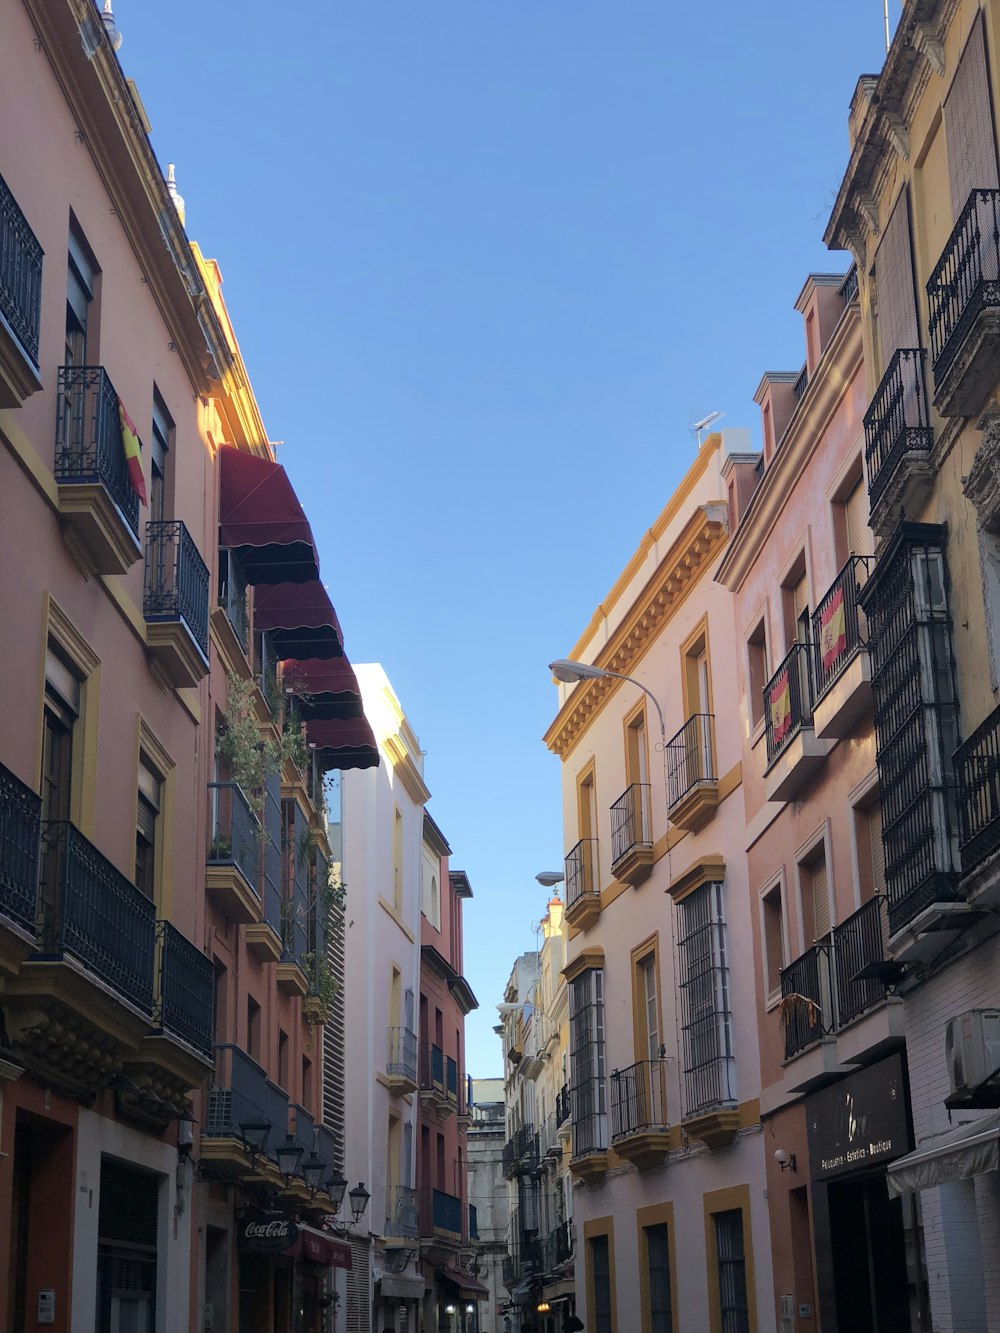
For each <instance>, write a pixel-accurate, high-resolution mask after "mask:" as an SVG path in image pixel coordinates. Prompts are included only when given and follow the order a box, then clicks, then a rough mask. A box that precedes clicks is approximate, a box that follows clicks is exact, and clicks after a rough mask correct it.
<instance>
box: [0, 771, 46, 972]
mask: <svg viewBox="0 0 1000 1333" xmlns="http://www.w3.org/2000/svg"><path fill="white" fill-rule="evenodd" d="M41 810H42V801H41V797H39V796H38V795H37V794H36V793H35V792H33V791H32V790H31V788H30V787H27V786H25V784H24V783H23V782H21V781H20V779H19V778H16V777H15V776H14V774H13V773H11V771H10V770H9V769H8V768H4V766H3V765H2V764H0V913H2V914H3V915H4V916H5V917H7V919H8V920H10V921H12V922H14V923H15V924H16V925H17V926H19V927H20V928H21V931H22V932H25V933H30V935H31V936H32V937H33V936H34V933H35V912H36V904H37V901H38V855H39V838H40V836H41ZM25 938H27V935H25ZM8 948H13V954H12V955H11V957H10V958H9V959H8ZM26 953H27V948H24V949H21V948H19V947H14V946H13V943H12V942H11V941H7V940H6V939H4V940H3V942H2V943H0V965H2V964H3V963H4V962H6V961H9V963H10V965H12V966H13V965H15V964H16V962H17V961H20V959H23V957H24V956H26Z"/></svg>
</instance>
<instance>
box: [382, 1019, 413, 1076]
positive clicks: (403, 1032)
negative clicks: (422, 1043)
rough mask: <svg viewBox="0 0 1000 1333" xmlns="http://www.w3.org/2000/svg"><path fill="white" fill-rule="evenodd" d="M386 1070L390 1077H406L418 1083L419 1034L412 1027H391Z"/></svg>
mask: <svg viewBox="0 0 1000 1333" xmlns="http://www.w3.org/2000/svg"><path fill="white" fill-rule="evenodd" d="M385 1072H386V1073H387V1074H388V1075H389V1077H390V1078H406V1079H409V1080H410V1082H411V1083H416V1081H417V1034H416V1033H415V1032H414V1031H413V1029H412V1028H408V1027H392V1028H390V1029H389V1053H388V1056H387V1058H386V1065H385Z"/></svg>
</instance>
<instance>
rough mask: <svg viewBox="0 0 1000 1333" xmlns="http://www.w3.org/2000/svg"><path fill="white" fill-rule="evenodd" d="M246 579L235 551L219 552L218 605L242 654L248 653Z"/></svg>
mask: <svg viewBox="0 0 1000 1333" xmlns="http://www.w3.org/2000/svg"><path fill="white" fill-rule="evenodd" d="M248 586H249V585H248V583H247V578H246V575H245V574H244V572H243V566H242V565H241V564H240V560H239V556H237V554H236V552H235V551H229V550H226V549H225V547H223V548H222V549H221V550H220V551H219V605H220V606H221V607H222V609H223V611H225V613H226V619H227V620H228V621H229V624H230V625H231V626H232V630H233V633H234V634H235V635H236V637H237V638H238V639H239V641H240V647H241V648H242V649H243V651H244V653H249V651H250V617H249V615H248V613H247V588H248Z"/></svg>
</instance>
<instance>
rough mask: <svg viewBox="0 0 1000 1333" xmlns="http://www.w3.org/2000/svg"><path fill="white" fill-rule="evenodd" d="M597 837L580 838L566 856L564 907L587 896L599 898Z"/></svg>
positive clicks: (574, 904)
mask: <svg viewBox="0 0 1000 1333" xmlns="http://www.w3.org/2000/svg"><path fill="white" fill-rule="evenodd" d="M596 868H597V839H596V838H581V839H580V841H579V842H578V843H577V844H576V846H575V847H574V848H573V849H572V850H571V851H570V852H569V854H568V855H567V857H566V907H567V909H569V908H572V907H575V906H576V904H577V903H579V902H583V901H584V900H585V899H587V898H597V899H600V890H599V889H598V887H597V875H596V873H595V872H596Z"/></svg>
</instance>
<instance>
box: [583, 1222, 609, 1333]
mask: <svg viewBox="0 0 1000 1333" xmlns="http://www.w3.org/2000/svg"><path fill="white" fill-rule="evenodd" d="M587 1247H588V1250H589V1257H590V1281H591V1287H592V1291H593V1297H594V1306H593V1329H594V1333H614V1326H615V1325H614V1316H613V1313H612V1311H613V1304H612V1299H611V1243H610V1237H609V1236H591V1237H590V1238H589V1240H588V1241H587Z"/></svg>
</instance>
